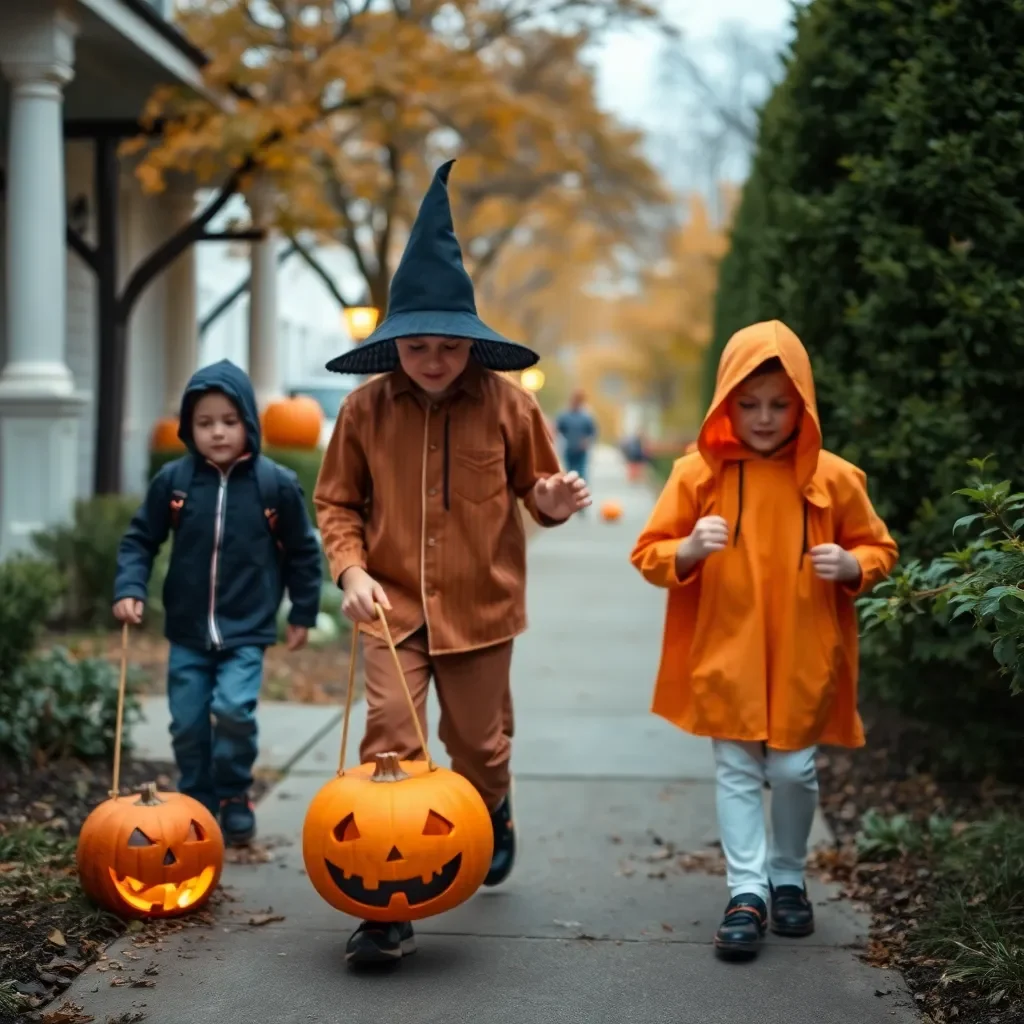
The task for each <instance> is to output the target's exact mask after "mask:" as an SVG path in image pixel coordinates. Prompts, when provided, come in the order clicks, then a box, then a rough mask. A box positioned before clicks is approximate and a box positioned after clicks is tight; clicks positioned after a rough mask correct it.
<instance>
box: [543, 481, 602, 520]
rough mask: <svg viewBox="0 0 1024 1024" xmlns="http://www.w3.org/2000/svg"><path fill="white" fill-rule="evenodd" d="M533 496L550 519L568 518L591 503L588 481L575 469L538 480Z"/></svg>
mask: <svg viewBox="0 0 1024 1024" xmlns="http://www.w3.org/2000/svg"><path fill="white" fill-rule="evenodd" d="M533 497H534V500H535V501H536V502H537V510H538V511H539V512H540V513H541V514H542V515H545V516H547V517H548V519H558V520H561V519H568V518H569V516H571V515H573V513H575V512H579V510H580V509H581V508H586V507H587V506H588V505H589V504H590V503H591V499H590V490H589V489H588V487H587V482H586V480H584V479H583V478H582V477H581V476H580V475H579V473H577V472H576V471H575V470H574V471H573V472H571V473H555V474H554V476H549V477H544V478H543V479H541V480H538V481H537V483H536V484H535V485H534V488H533Z"/></svg>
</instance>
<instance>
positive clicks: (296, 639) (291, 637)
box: [284, 622, 309, 651]
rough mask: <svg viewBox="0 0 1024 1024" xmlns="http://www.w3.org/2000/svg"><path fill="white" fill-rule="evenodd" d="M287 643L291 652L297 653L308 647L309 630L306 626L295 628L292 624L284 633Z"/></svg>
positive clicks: (289, 624)
mask: <svg viewBox="0 0 1024 1024" xmlns="http://www.w3.org/2000/svg"><path fill="white" fill-rule="evenodd" d="M284 636H285V641H286V642H287V644H288V650H289V651H297V650H298V649H299V648H300V647H305V646H306V641H307V640H308V639H309V629H308V628H307V627H306V626H293V625H292V624H291V623H290V622H289V623H288V625H287V627H286V628H285V631H284Z"/></svg>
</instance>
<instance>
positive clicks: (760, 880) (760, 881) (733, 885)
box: [713, 740, 818, 901]
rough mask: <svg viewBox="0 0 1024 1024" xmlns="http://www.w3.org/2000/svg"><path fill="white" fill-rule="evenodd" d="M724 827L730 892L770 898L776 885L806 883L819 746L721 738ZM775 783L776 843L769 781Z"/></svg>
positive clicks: (717, 745) (719, 797)
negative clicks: (781, 746)
mask: <svg viewBox="0 0 1024 1024" xmlns="http://www.w3.org/2000/svg"><path fill="white" fill-rule="evenodd" d="M713 748H714V752H715V764H716V766H717V770H716V773H715V775H716V781H717V786H716V803H717V806H718V829H719V833H720V835H721V839H722V851H723V853H724V854H725V863H726V874H727V881H728V883H729V893H730V895H732V896H738V895H739V894H740V893H756V894H757V895H758V896H760V897H761V898H762V899H763V900H766V901H767V899H768V883H769V880H770V881H771V884H772V885H774V886H780V885H803V883H804V864H805V863H806V860H807V841H808V838H809V837H810V834H811V825H812V823H813V821H814V811H815V808H816V807H817V805H818V773H817V770H816V768H815V766H814V753H815V748H814V747H808V748H807V749H806V750H773V749H772V748H771V747H767V748H766V747H765V745H764V744H763V743H737V742H734V741H732V740H715V741H714V743H713ZM765 780H767V781H768V783H769V785H770V786H771V832H772V835H771V845H770V847H769V844H768V838H767V835H766V829H765V820H764V819H765V813H764V784H765Z"/></svg>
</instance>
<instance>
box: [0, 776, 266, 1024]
mask: <svg viewBox="0 0 1024 1024" xmlns="http://www.w3.org/2000/svg"><path fill="white" fill-rule="evenodd" d="M174 777H175V770H174V766H173V765H169V764H164V763H153V762H144V761H132V760H127V761H125V762H124V763H123V764H122V766H121V787H122V792H125V791H128V790H132V789H135V788H137V787H138V786H139V785H141V784H142V783H143V782H151V781H154V780H155V781H156V782H157V784H158V786H159V788H160V789H163V790H173V789H174V788H175V786H174V781H173V780H174ZM273 781H274V777H273V776H271V775H258V777H257V779H256V785H255V786H254V788H253V792H252V796H253V798H254V799H257V800H258V799H259V798H260V797H261V796H262V795H264V793H265V792H266V791H267V789H268V788H269V787H270V785H272V784H273ZM110 784H111V778H110V766H109V765H105V764H104V765H87V764H83V763H81V762H64V763H60V764H51V765H45V766H42V767H33V768H29V769H18V768H15V767H14V766H12V765H9V764H5V763H2V762H0V1024H8V1022H13V1021H19V1020H21V1021H24V1020H25V1019H26V1017H25V1015H24V1014H25V1012H26V1011H28V1012H29V1017H28V1019H29V1020H32V1019H35V1020H39V1021H41V1022H44V1024H78V1022H79V1021H87V1020H89V1019H91V1018H89V1017H87V1016H76V1015H75V1014H73V1013H71V1011H68V1013H66V1014H64V1015H62V1013H63V1011H62V1010H61V1009H60V1007H58V1008H56V1009H50V1008H49V1005H48V1004H50V1002H51V1001H52V1000H54V999H55V998H56V997H58V996H59V995H60V994H61V993H62V992H63V991H64V990H65V989H66V988H67V987H68V986H69V985H70V984H71V982H72V981H73V980H74V978H75V976H76V975H77V974H78V973H80V972H81V971H82V970H83V969H84V968H85V967H86V966H87V965H88V964H89V963H91V962H92V961H94V960H96V959H97V958H99V957H101V956H102V952H103V949H104V948H105V947H106V946H107V945H108V944H109V943H110V942H111V941H113V939H115V938H116V937H117V936H119V935H121V934H122V933H124V932H125V931H126V930H131V931H138V933H139V935H138V939H139V941H143V942H149V941H155V940H156V939H157V938H158V937H159V936H160V935H162V934H166V933H167V932H168V931H169V930H180V929H181V928H185V927H197V926H203V925H204V924H206V925H208V924H209V923H210V922H211V920H212V916H211V913H210V912H209V911H207V910H203V911H199V912H198V913H196V914H193V915H190V916H189V918H187V919H182V920H179V921H166V922H158V923H154V924H146V925H140V924H139V923H137V922H134V923H131V924H126V922H124V921H122V920H120V919H119V918H117V917H114V916H112V915H110V914H107V913H105V912H103V911H100V910H98V909H97V908H95V907H94V906H92V905H91V904H89V903H88V902H87V901H86V900H85V898H84V897H83V896H82V894H81V891H80V889H79V886H78V880H77V872H76V868H75V862H74V846H75V837H76V836H77V834H78V831H79V829H80V828H81V826H82V823H83V822H84V821H85V818H86V817H87V816H88V814H89V812H90V811H91V810H92V809H93V808H94V807H95V806H96V805H97V804H99V803H101V802H102V801H103V800H105V799H106V798H107V794H108V790H109V788H110ZM29 845H31V847H32V851H31V856H30V855H29V852H28V847H29ZM232 852H234V851H232ZM19 858H20V859H19ZM223 898H224V897H223V896H222V895H221V893H220V892H218V893H217V894H215V895H214V899H213V901H211V904H216V902H217V901H219V900H221V899H223ZM141 984H146V982H145V981H143V982H141ZM13 992H17V993H20V995H21V996H22V997H24V998H23V999H22V1000H19V999H18V998H17V996H14V995H12V993H13ZM19 1002H20V1003H21V1006H20V1007H18V1004H19ZM19 1011H20V1012H19ZM33 1011H34V1013H33Z"/></svg>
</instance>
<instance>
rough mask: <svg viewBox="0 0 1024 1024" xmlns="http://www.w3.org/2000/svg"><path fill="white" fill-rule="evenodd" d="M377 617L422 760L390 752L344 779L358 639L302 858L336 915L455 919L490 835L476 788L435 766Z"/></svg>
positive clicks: (477, 880) (485, 864)
mask: <svg viewBox="0 0 1024 1024" xmlns="http://www.w3.org/2000/svg"><path fill="white" fill-rule="evenodd" d="M377 614H378V616H379V617H380V619H381V622H382V624H383V627H384V632H385V636H386V638H387V642H388V646H389V647H390V649H391V654H392V657H393V661H394V664H395V668H396V673H397V675H398V677H399V680H400V681H401V684H402V687H403V689H404V690H405V694H406V697H407V699H408V703H409V709H410V712H411V713H412V715H413V721H414V722H415V723H416V730H417V733H418V735H419V740H420V744H421V746H422V748H423V750H424V752H425V753H426V760H424V761H400V760H399V758H398V755H397V754H395V753H385V754H379V755H378V756H377V757H376V758H375V760H374V761H373V762H371V763H367V764H362V765H359V766H358V767H357V768H353V769H350V770H347V771H346V769H345V747H346V745H347V742H348V723H349V717H350V711H351V705H352V693H353V684H354V682H355V662H356V657H355V654H356V651H355V646H356V644H355V641H356V640H358V636H359V633H358V630H357V631H356V633H355V634H354V637H353V649H352V655H351V659H350V662H349V678H348V695H347V698H346V702H345V715H344V722H343V725H342V744H341V760H340V766H339V769H338V774H337V776H336V777H335V778H333V779H331V781H330V782H328V783H327V784H326V785H325V786H324V787H323V788H322V789H321V790H320V791H319V792H318V793H317V795H316V796H315V797H314V798H313V801H312V803H311V804H310V806H309V809H308V810H307V812H306V820H305V822H304V824H303V829H302V856H303V860H304V862H305V866H306V874H307V875H308V876H309V880H310V882H312V884H313V887H314V888H315V889H316V891H317V892H318V893H319V894H320V896H321V897H322V898H323V899H324V900H325V901H326V902H327V903H329V904H330V905H331V906H332V907H335V908H336V909H337V910H341V911H343V912H345V913H347V914H351V915H352V916H353V917H357V918H360V919H363V920H369V921H415V920H420V919H422V918H425V917H432V916H433V915H435V914H440V913H442V912H444V911H446V910H451V909H452V908H453V907H456V906H458V905H459V904H460V903H462V902H464V901H465V900H467V899H468V898H469V897H470V896H472V895H473V893H475V892H476V890H477V889H478V888H479V887H480V886H481V885H482V884H483V880H484V878H485V877H486V875H487V872H488V869H489V868H490V865H491V857H492V855H493V851H494V832H493V828H492V825H491V819H490V815H489V814H488V812H487V807H486V805H485V804H484V802H483V798H482V797H481V796H480V794H479V793H478V792H477V791H476V789H475V788H474V787H473V785H472V784H471V783H470V782H469V781H468V780H467V779H465V778H463V777H462V776H461V775H458V774H457V773H455V772H452V771H448V770H447V769H445V768H438V767H437V766H436V765H435V764H434V763H433V761H432V760H431V759H430V755H429V752H427V744H426V739H425V737H424V736H423V733H422V730H421V729H420V724H419V718H418V716H417V715H416V713H415V706H414V704H413V701H412V696H411V695H410V693H409V688H408V686H407V685H406V681H405V677H404V674H403V673H402V668H401V663H400V662H399V660H398V654H397V652H396V651H395V646H394V643H393V642H392V640H391V634H390V632H389V631H388V629H387V623H386V622H385V621H384V615H383V611H382V610H381V609H380V608H378V609H377Z"/></svg>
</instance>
